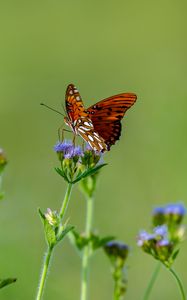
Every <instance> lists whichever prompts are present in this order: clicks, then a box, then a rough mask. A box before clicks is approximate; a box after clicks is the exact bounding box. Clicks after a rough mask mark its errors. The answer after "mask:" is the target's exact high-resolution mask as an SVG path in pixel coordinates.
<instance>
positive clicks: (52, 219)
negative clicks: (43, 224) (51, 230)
mask: <svg viewBox="0 0 187 300" xmlns="http://www.w3.org/2000/svg"><path fill="white" fill-rule="evenodd" d="M44 215H45V218H46V220H47V221H48V223H49V224H50V225H51V226H54V227H56V226H57V225H58V224H59V217H58V214H57V212H56V211H52V210H51V209H50V208H48V209H47V212H46V213H45V214H44Z"/></svg>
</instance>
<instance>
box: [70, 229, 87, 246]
mask: <svg viewBox="0 0 187 300" xmlns="http://www.w3.org/2000/svg"><path fill="white" fill-rule="evenodd" d="M72 235H73V238H72V237H71V241H72V242H73V244H74V245H75V246H76V247H77V249H78V250H82V249H83V248H84V247H85V246H86V245H88V242H89V239H88V238H86V237H85V236H83V235H81V234H79V233H78V232H77V231H75V230H73V231H72ZM73 239H74V240H73Z"/></svg>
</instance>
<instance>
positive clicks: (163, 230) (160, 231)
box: [153, 225, 168, 239]
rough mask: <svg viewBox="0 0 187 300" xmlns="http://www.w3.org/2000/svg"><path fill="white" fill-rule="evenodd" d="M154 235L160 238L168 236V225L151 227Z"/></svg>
mask: <svg viewBox="0 0 187 300" xmlns="http://www.w3.org/2000/svg"><path fill="white" fill-rule="evenodd" d="M153 231H154V233H155V236H156V237H160V238H162V239H164V238H166V237H167V236H168V227H167V226H166V225H160V226H157V227H155V228H153Z"/></svg>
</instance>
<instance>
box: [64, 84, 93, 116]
mask: <svg viewBox="0 0 187 300" xmlns="http://www.w3.org/2000/svg"><path fill="white" fill-rule="evenodd" d="M65 102H66V111H67V114H68V118H69V120H70V121H71V122H74V121H76V120H77V119H78V118H79V117H82V116H87V115H88V114H87V112H86V111H85V108H84V105H83V101H82V98H81V96H80V94H79V91H78V90H77V88H76V87H75V86H74V85H73V84H69V85H68V87H67V90H66V100H65Z"/></svg>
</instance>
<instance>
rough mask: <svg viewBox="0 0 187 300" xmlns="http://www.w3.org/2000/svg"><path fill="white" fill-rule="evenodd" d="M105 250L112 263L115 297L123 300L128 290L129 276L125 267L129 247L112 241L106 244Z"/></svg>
mask: <svg viewBox="0 0 187 300" xmlns="http://www.w3.org/2000/svg"><path fill="white" fill-rule="evenodd" d="M104 250H105V253H106V254H107V256H108V257H109V259H110V261H111V263H112V276H113V279H114V297H115V299H123V297H124V295H125V292H126V290H127V274H126V268H125V267H124V265H125V261H126V258H127V256H128V253H129V247H128V246H127V245H126V244H124V243H121V242H118V241H110V242H108V243H106V244H105V246H104Z"/></svg>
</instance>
